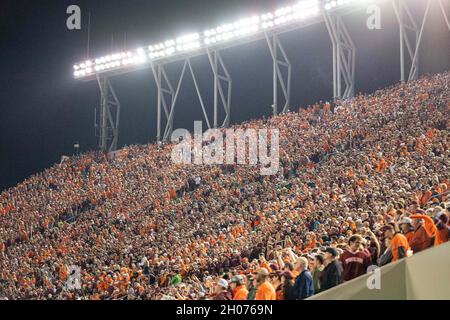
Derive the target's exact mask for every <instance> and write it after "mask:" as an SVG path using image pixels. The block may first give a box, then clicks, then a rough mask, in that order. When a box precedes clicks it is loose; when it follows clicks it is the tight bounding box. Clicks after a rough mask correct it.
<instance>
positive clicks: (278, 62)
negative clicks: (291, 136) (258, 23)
mask: <svg viewBox="0 0 450 320" xmlns="http://www.w3.org/2000/svg"><path fill="white" fill-rule="evenodd" d="M265 36H266V41H267V44H268V45H269V50H270V55H271V56H272V60H273V105H272V109H273V115H275V116H276V115H277V114H278V85H280V86H281V90H282V93H283V96H284V101H285V103H284V106H283V110H282V113H286V112H288V111H289V108H290V104H291V78H292V66H291V62H290V61H289V58H288V56H287V54H286V51H285V50H284V48H283V45H282V44H281V42H280V39H279V38H278V35H276V34H273V35H270V36H269V35H268V34H267V33H266V34H265ZM279 53H281V55H280V54H279ZM281 67H284V68H285V69H286V70H287V71H286V72H285V73H286V74H285V75H283V72H282V68H281Z"/></svg>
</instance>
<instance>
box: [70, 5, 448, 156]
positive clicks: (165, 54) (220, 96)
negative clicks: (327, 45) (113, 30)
mask: <svg viewBox="0 0 450 320" xmlns="http://www.w3.org/2000/svg"><path fill="white" fill-rule="evenodd" d="M386 1H391V2H392V3H393V6H394V11H395V13H396V17H397V19H398V22H399V26H400V51H401V61H400V62H401V70H402V71H401V78H402V80H405V79H406V72H405V59H404V53H405V50H404V47H405V46H406V47H407V49H408V50H407V52H408V53H409V55H410V58H411V61H412V64H411V69H410V73H409V80H412V79H415V78H416V77H417V76H418V73H419V71H418V63H419V55H418V52H419V49H420V44H421V40H422V37H423V29H424V27H425V24H426V21H427V17H428V14H429V10H430V6H431V3H432V2H434V1H436V0H426V1H427V8H426V12H425V16H424V19H423V21H422V23H421V28H420V29H419V27H418V24H417V23H416V22H415V20H414V18H413V17H412V15H411V12H410V9H409V7H408V5H409V2H410V1H411V0H303V1H297V2H295V3H293V4H292V5H290V6H286V7H283V8H279V9H277V10H274V11H272V12H266V13H263V14H260V15H253V16H251V17H246V18H243V19H240V20H237V21H234V22H231V23H228V24H224V25H221V26H218V27H216V28H211V29H208V30H205V31H204V32H194V33H190V34H185V35H182V36H179V37H177V38H174V39H169V40H166V41H163V42H160V43H154V44H151V45H149V46H146V47H142V48H137V49H134V50H129V51H124V52H117V53H112V54H109V55H106V56H102V57H98V58H96V59H92V60H87V61H82V62H79V63H77V64H76V65H74V66H73V69H74V71H73V72H74V77H75V78H76V79H79V80H82V81H92V80H96V81H97V82H98V85H99V88H100V94H101V105H100V117H99V123H98V124H97V127H98V129H99V130H98V132H99V140H100V143H99V145H100V148H101V149H102V150H103V151H114V150H115V149H116V148H117V142H118V135H119V119H120V106H121V105H120V102H119V100H118V97H117V95H116V94H115V92H114V89H113V87H112V84H111V81H110V78H111V77H114V76H118V75H121V74H125V73H130V72H134V71H137V70H142V69H151V70H152V73H153V77H154V79H155V82H156V87H157V91H158V95H157V139H158V141H168V140H169V139H170V136H171V134H172V131H173V120H174V116H175V110H176V109H175V106H176V104H177V101H178V97H179V92H180V89H181V86H182V85H183V83H184V81H183V80H184V78H185V76H186V74H190V75H191V77H192V79H193V82H194V85H195V89H196V92H197V95H198V98H199V102H200V106H201V108H202V112H203V116H204V118H205V121H206V124H207V127H208V128H212V127H214V128H217V127H219V126H222V127H227V126H229V124H230V120H231V94H232V87H233V85H234V83H233V81H232V77H231V75H230V73H229V71H228V69H227V66H226V64H225V61H224V59H223V58H222V56H221V51H223V50H224V49H227V48H232V47H237V46H242V45H245V44H248V43H250V42H254V41H260V40H265V41H266V42H267V44H268V47H269V51H270V56H271V58H272V69H273V104H272V108H273V114H274V115H276V114H278V112H279V111H281V112H287V111H289V108H290V104H291V100H290V97H291V77H292V65H291V63H290V60H289V57H288V55H287V52H286V51H285V50H284V48H283V44H282V42H281V41H280V38H279V35H281V34H283V33H286V32H290V31H294V30H298V29H301V28H305V27H307V26H310V25H313V24H317V23H323V22H325V25H326V27H327V30H328V32H329V35H330V39H331V42H332V48H333V50H332V59H333V96H334V98H351V97H353V95H354V93H355V71H356V70H355V61H356V46H355V44H354V42H353V40H352V38H351V36H350V32H349V31H348V30H347V28H346V26H345V23H344V19H343V17H344V16H346V15H348V14H350V13H352V12H354V11H358V10H361V9H366V8H367V6H368V5H369V4H372V3H381V2H386ZM436 3H439V6H440V8H441V11H442V12H443V14H444V18H445V20H446V23H447V25H448V27H449V30H450V24H449V22H448V17H447V14H446V12H445V7H444V5H443V3H442V0H437V1H436ZM406 29H412V30H414V31H415V32H416V38H415V45H414V46H413V45H412V43H411V42H412V41H410V39H409V37H408V36H407V35H406V32H405V30H406ZM198 56H205V57H207V59H208V62H209V64H210V66H211V69H212V72H213V88H214V89H213V90H214V93H213V94H214V102H213V106H212V107H213V111H214V113H213V114H214V118H213V119H212V120H210V119H209V118H208V114H207V108H208V106H207V105H206V104H205V103H204V101H205V100H204V99H203V97H202V94H201V88H200V87H199V85H198V82H197V78H196V74H195V70H194V69H193V67H192V64H191V60H192V58H194V57H198ZM172 63H181V64H182V71H181V74H180V76H179V78H178V80H177V82H176V83H172V82H171V81H170V79H169V78H168V76H167V73H166V68H165V67H166V66H167V65H168V64H172ZM279 87H280V88H281V92H279ZM282 100H283V101H282ZM219 108H223V109H224V111H225V119H223V120H220V119H219ZM163 119H164V120H163ZM163 122H165V127H164V128H163Z"/></svg>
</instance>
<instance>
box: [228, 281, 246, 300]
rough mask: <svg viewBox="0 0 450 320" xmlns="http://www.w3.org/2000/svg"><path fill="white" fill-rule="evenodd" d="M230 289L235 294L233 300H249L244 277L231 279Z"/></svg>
mask: <svg viewBox="0 0 450 320" xmlns="http://www.w3.org/2000/svg"><path fill="white" fill-rule="evenodd" d="M230 288H231V290H232V292H233V300H239V301H242V300H247V297H248V290H247V288H246V287H245V280H244V277H243V276H241V275H237V276H234V277H233V278H231V282H230Z"/></svg>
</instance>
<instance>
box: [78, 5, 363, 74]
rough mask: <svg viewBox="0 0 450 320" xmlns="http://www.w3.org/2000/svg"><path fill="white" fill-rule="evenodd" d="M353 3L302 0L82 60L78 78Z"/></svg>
mask: <svg viewBox="0 0 450 320" xmlns="http://www.w3.org/2000/svg"><path fill="white" fill-rule="evenodd" d="M350 3H358V1H352V0H326V1H319V0H303V1H300V2H296V3H293V4H292V5H290V6H285V7H282V8H278V9H277V10H274V11H273V12H266V13H264V14H261V15H253V16H250V17H247V18H243V19H240V20H237V21H234V22H230V23H226V24H223V25H220V26H217V27H215V28H211V29H208V30H205V31H204V32H201V33H190V34H185V35H182V36H180V37H177V38H175V39H168V40H166V41H164V42H161V43H156V44H151V45H148V46H145V47H140V48H137V49H136V50H134V51H126V52H118V53H113V54H109V55H106V56H103V57H98V58H96V59H93V60H88V61H83V62H79V63H77V64H75V65H74V66H73V70H74V76H75V78H81V79H82V78H92V76H94V75H96V74H101V73H107V72H111V71H121V72H122V71H125V72H126V71H127V70H128V71H132V70H133V68H136V67H138V66H143V65H145V64H146V63H147V62H148V61H149V60H151V61H158V60H161V59H167V58H168V57H172V56H175V58H176V55H181V54H186V53H192V52H195V51H197V50H200V49H206V48H208V47H212V46H218V45H221V44H228V43H232V41H235V40H238V39H242V38H249V37H252V36H255V35H259V36H261V34H263V33H264V32H270V31H275V30H279V29H281V28H285V27H289V28H290V27H292V26H294V25H295V23H299V22H301V21H303V20H305V19H311V18H314V17H317V16H319V15H320V12H321V10H332V9H335V8H339V7H343V6H345V5H348V4H350Z"/></svg>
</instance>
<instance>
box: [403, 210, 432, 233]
mask: <svg viewBox="0 0 450 320" xmlns="http://www.w3.org/2000/svg"><path fill="white" fill-rule="evenodd" d="M420 211H422V210H420ZM410 218H411V219H423V221H424V225H423V226H424V228H425V231H426V232H427V234H428V236H429V237H430V238H434V237H436V233H437V228H436V224H435V223H434V220H433V219H432V218H431V217H430V216H427V215H426V214H413V215H411V216H410Z"/></svg>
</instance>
